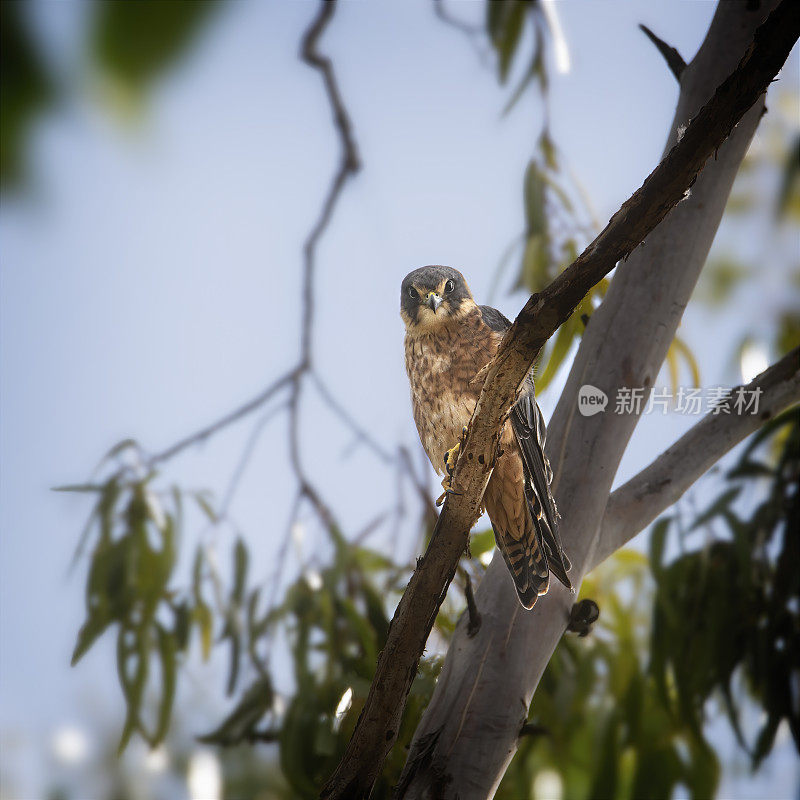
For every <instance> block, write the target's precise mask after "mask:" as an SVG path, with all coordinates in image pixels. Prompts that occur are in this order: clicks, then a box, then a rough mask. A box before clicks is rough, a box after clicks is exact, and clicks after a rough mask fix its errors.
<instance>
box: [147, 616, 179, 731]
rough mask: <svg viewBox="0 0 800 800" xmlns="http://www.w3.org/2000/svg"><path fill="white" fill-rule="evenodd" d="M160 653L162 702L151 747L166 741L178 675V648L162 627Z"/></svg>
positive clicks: (159, 639)
mask: <svg viewBox="0 0 800 800" xmlns="http://www.w3.org/2000/svg"><path fill="white" fill-rule="evenodd" d="M156 634H157V645H158V653H159V656H160V657H161V702H160V705H159V709H158V721H157V722H156V728H155V733H154V734H153V736H152V741H151V746H156V745H157V744H159V743H161V742H162V741H163V740H164V737H165V736H166V735H167V730H168V729H169V721H170V717H171V715H172V706H173V704H174V701H175V680H176V673H177V664H176V653H177V646H176V642H175V639H174V638H173V636H172V634H170V633H169V632H168V631H167V630H165V629H164V628H163V627H162V626H161V625H158V624H157V625H156Z"/></svg>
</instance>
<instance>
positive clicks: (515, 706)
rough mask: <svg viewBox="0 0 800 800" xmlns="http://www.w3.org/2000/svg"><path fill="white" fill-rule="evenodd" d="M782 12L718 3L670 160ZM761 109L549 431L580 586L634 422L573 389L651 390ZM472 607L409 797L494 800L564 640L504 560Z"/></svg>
mask: <svg viewBox="0 0 800 800" xmlns="http://www.w3.org/2000/svg"><path fill="white" fill-rule="evenodd" d="M776 5H777V3H776V2H765V3H762V5H761V8H759V9H758V10H756V11H750V10H747V8H746V3H745V2H739V1H738V0H737V1H736V2H732V1H731V2H724V3H721V4H720V6H719V7H718V9H717V12H716V14H715V16H714V19H713V21H712V23H711V26H710V28H709V31H708V34H707V36H706V39H705V41H704V43H703V45H702V47H701V48H700V50H699V52H698V53H697V55H696V56H695V58H694V59H693V60H692V62H691V63H690V64H688V65H687V67H686V69H685V70H684V72H683V74H682V76H681V92H680V98H679V101H678V107H677V110H676V113H675V118H674V120H673V123H672V125H671V129H670V133H669V137H668V142H667V146H666V149H665V153H667V152H668V151H669V150H670V149H671V147H672V146H673V145H674V144H675V142H676V141H677V139H678V135H679V130H683V129H684V128H685V126H686V125H687V123H688V122H689V120H690V119H691V117H692V116H694V115H695V114H696V113H697V112H698V110H699V109H700V108H701V107H702V106H703V104H704V103H706V102H707V101H708V100H709V98H710V97H711V95H712V93H713V92H714V90H715V88H716V87H717V86H718V85H719V84H721V83H722V81H723V80H724V79H725V78H726V77H727V76H728V75H729V74H730V73H731V72H733V70H734V68H735V67H736V66H737V63H738V62H739V59H740V58H741V56H742V53H743V52H744V51H745V49H746V48H747V46H748V44H749V42H750V41H751V40H752V37H753V33H754V31H755V29H756V27H757V26H758V25H759V24H760V23H761V22H762V21H763V20H764V19H765V18H766V16H767V14H768V13H769V12H770V11H771V10H772V8H773V7H775V6H776ZM763 109H764V104H763V101H759V102H757V103H756V105H755V106H754V107H753V108H751V109H750V111H749V112H748V113H747V114H746V115H745V117H744V118H743V119H742V121H741V122H740V123H739V125H738V126H737V128H736V130H735V131H734V132H733V134H732V135H731V137H730V138H729V139H728V140H727V141H726V142H725V144H724V145H723V146H722V147H720V148H719V151H718V154H717V158H716V159H715V160H712V161H710V162H709V163H708V164H707V165H706V166H705V169H704V170H703V172H702V173H701V174H700V176H699V178H698V180H697V182H696V183H695V185H694V187H693V188H692V191H691V196H690V197H689V198H688V199H686V200H685V201H684V202H682V203H680V205H678V206H677V207H675V208H674V209H673V210H672V211H671V212H670V213H669V216H668V217H667V218H666V219H665V220H664V221H663V222H662V223H661V225H659V227H658V228H656V230H655V231H654V232H653V233H652V234H651V235H650V236H649V237H648V238H647V240H646V241H645V243H644V245H643V246H642V247H640V248H639V249H637V250H636V251H635V252H634V253H633V255H632V256H631V257H630V258H629V259H628V260H627V261H626V262H625V263H623V264H621V265H620V266H619V267H618V269H617V272H616V274H615V277H614V279H613V281H612V282H611V286H610V288H609V291H608V294H607V295H606V298H605V300H604V302H603V304H602V306H601V307H600V308H599V309H598V310H597V312H596V313H595V314H594V315H593V317H592V319H591V321H590V323H589V325H588V327H587V329H586V332H585V334H584V337H583V340H582V342H581V346H580V348H579V351H578V354H577V356H576V359H575V362H574V364H573V367H572V370H571V372H570V376H569V379H568V381H567V385H566V387H565V389H564V392H563V394H562V396H561V399H560V400H559V403H558V406H557V408H556V411H555V413H554V415H553V418H552V420H551V422H550V426H549V433H548V446H547V451H548V455H549V457H550V460H551V462H552V464H553V468H554V470H555V474H556V477H555V496H556V500H557V503H558V507H559V509H560V512H561V515H562V523H561V531H562V538H563V540H564V545H565V549H566V551H567V553H568V554H569V556H570V558H571V560H572V563H573V571H572V575H571V577H572V579H573V582H574V583H576V585H577V584H579V583H580V580H581V578H582V577H583V575H584V574H585V572H586V570H587V569H588V568H589V566H590V565H591V564H592V562H593V556H594V550H595V548H596V546H597V541H598V534H599V529H600V523H601V520H602V518H603V514H604V510H605V507H606V503H607V501H608V497H609V492H610V489H611V484H612V481H613V478H614V475H615V473H616V471H617V467H618V465H619V462H620V459H621V458H622V455H623V453H624V451H625V449H626V447H627V444H628V441H629V439H630V437H631V435H632V433H633V430H634V428H635V426H636V423H637V421H638V416H637V415H634V414H631V415H627V414H623V415H617V414H614V413H610V412H609V411H606V413H604V414H598V415H596V416H593V417H583V416H581V415H580V414H578V413H577V393H578V389H579V388H580V386H582V385H584V384H591V385H593V386H596V387H598V388H600V389H602V390H603V391H604V392H605V393H606V395H607V396H608V397H609V398H611V399H612V402H613V398H614V397H615V396H616V394H617V390H618V389H619V388H621V387H629V388H635V387H644V388H647V389H649V388H650V387H652V385H653V382H654V380H655V378H656V376H657V374H658V371H659V369H660V366H661V364H662V362H663V360H664V357H665V355H666V352H667V349H668V347H669V344H670V342H671V341H672V338H673V337H674V334H675V331H676V329H677V326H678V324H679V322H680V319H681V316H682V314H683V311H684V309H685V307H686V304H687V302H688V300H689V297H690V295H691V292H692V289H693V288H694V286H695V283H696V281H697V278H698V276H699V274H700V270H701V269H702V266H703V264H704V263H705V260H706V257H707V255H708V251H709V249H710V247H711V243H712V241H713V238H714V235H715V233H716V230H717V227H718V225H719V222H720V219H721V217H722V213H723V210H724V207H725V203H726V201H727V198H728V195H729V193H730V189H731V186H732V184H733V180H734V177H735V175H736V172H737V170H738V168H739V165H740V163H741V161H742V159H743V157H744V154H745V152H746V150H747V147H748V145H749V142H750V140H751V138H752V136H753V133H754V132H755V129H756V127H757V125H758V121H759V119H760V117H761V114H762V112H763ZM620 130H622V129H620ZM611 141H612V142H613V139H612V140H611ZM610 146H611V147H613V144H612V145H610ZM476 601H477V604H478V607H479V610H480V613H481V615H482V620H483V622H482V625H481V628H480V630H479V631H478V633H477V634H476V635H475V636H474V637H472V638H470V637H469V636H468V635H467V632H466V628H467V624H466V620H463V619H462V621H461V622H460V623H459V625H458V627H457V630H456V633H455V636H454V638H453V641H452V643H451V645H450V648H449V650H448V653H447V657H446V660H445V665H444V667H443V670H442V674H441V676H440V678H439V681H438V685H437V687H436V690H435V692H434V695H433V698H432V700H431V702H430V704H429V706H428V708H427V710H426V712H425V714H424V716H423V718H422V720H421V722H420V725H419V726H418V728H417V731H416V733H415V737H414V741H413V742H412V747H411V752H410V755H409V760H408V763H407V765H406V770H405V772H404V776H403V779H402V781H401V784H400V787H398V789H399V791H398V794H399V796H402V797H404V798H412V797H414V798H416V797H420V798H423V797H425V798H427V797H431V798H433V797H436V798H440V797H442V798H456V797H458V798H460V800H469V798H485V797H491V796H492V795H493V794H494V792H495V791H496V789H497V786H498V785H499V783H500V780H501V779H502V776H503V774H504V772H505V770H506V767H507V766H508V763H509V761H510V760H511V758H512V757H513V755H514V753H515V752H516V747H517V738H518V733H519V730H520V727H521V725H522V723H523V721H524V720H525V719H526V717H527V714H528V708H529V706H530V702H531V699H532V698H533V693H534V691H535V689H536V686H537V684H538V682H539V679H540V678H541V675H542V673H543V672H544V669H545V667H546V666H547V663H548V661H549V659H550V656H551V655H552V652H553V650H554V649H555V647H556V645H557V644H558V641H559V639H560V638H561V636H562V634H563V632H564V630H565V628H566V624H567V620H568V614H569V610H570V607H571V605H572V603H573V601H574V595H572V594H570V593H569V592H568V591H566V590H565V589H564V588H563V587H562V586H561V585H560V584H559V583H557V582H552V583H551V588H550V592H549V593H548V594H547V595H546V596H545V597H543V598H540V600H539V602H538V603H537V605H536V606H535V608H534V609H533V611H531V612H525V611H524V610H523V609H521V607H520V605H519V603H518V601H517V599H516V596H515V594H514V591H513V587H512V583H511V580H510V578H509V576H508V574H507V571H506V568H505V565H504V564H503V561H502V559H500V558H495V559H494V560H493V562H492V564H491V565H490V567H489V569H488V570H487V573H486V575H485V576H484V578H483V581H482V582H481V584H480V586H479V587H478V590H477V592H476Z"/></svg>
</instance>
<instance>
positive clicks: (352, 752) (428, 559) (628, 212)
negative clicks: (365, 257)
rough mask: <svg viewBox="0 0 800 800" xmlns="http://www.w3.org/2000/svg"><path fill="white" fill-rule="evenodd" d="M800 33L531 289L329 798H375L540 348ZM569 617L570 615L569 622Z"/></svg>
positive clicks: (761, 59) (788, 13)
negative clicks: (506, 424) (576, 252)
mask: <svg viewBox="0 0 800 800" xmlns="http://www.w3.org/2000/svg"><path fill="white" fill-rule="evenodd" d="M798 31H800V6H798V5H797V4H795V3H794V2H793V1H792V0H783V2H782V3H781V4H780V6H779V7H778V9H777V10H776V11H775V12H774V13H773V14H772V15H770V17H769V18H768V20H767V22H765V23H764V25H762V26H761V28H759V29H758V30H757V31H756V35H755V38H754V40H753V43H752V44H751V46H750V47H749V48H748V50H747V52H746V53H745V55H744V57H743V58H742V60H741V62H740V63H739V66H738V67H737V68H736V69H735V70H734V72H733V73H732V74H731V75H730V76H729V77H728V78H727V79H726V80H725V81H724V82H723V83H722V85H720V86H719V88H718V89H717V91H716V92H715V94H714V96H713V97H712V98H711V100H710V101H709V102H708V103H707V104H706V105H705V106H704V107H703V108H702V109H701V110H700V112H699V113H698V114H697V116H696V117H695V119H694V120H692V122H691V123H690V124H689V126H688V127H687V129H686V131H685V133H684V135H683V137H682V138H681V139H680V141H678V142H677V144H676V145H675V146H674V147H673V148H672V150H671V151H670V152H669V153H668V154H667V156H666V157H665V158H664V159H663V161H662V162H661V163H660V164H659V165H658V167H656V169H655V170H654V171H653V172H652V173H651V175H650V176H649V177H648V178H647V180H646V181H645V182H644V184H643V185H642V187H641V188H640V189H639V190H638V191H637V192H636V193H635V194H634V195H633V196H632V197H631V198H630V199H629V200H628V201H627V202H626V203H625V204H624V205H623V206H622V208H621V209H620V210H619V211H618V212H617V213H616V214H615V215H614V216H613V217H612V218H611V220H610V222H609V224H608V225H607V226H606V228H605V230H604V231H603V232H602V233H601V234H600V235H599V236H598V237H597V238H596V239H595V240H594V241H593V242H592V244H590V245H589V247H588V248H587V249H586V250H585V251H584V252H583V253H582V254H581V256H580V257H579V258H578V259H577V260H576V261H575V262H574V263H573V264H572V265H571V266H570V267H569V268H568V269H566V270H565V271H564V272H563V273H562V274H561V275H559V276H558V277H557V278H556V279H555V280H554V281H553V282H552V283H551V284H550V285H549V286H548V287H547V288H546V289H544V291H542V292H541V293H540V294H535V295H533V296H531V298H530V299H529V300H528V302H527V303H526V304H525V307H524V308H523V309H522V311H521V312H520V313H519V315H518V316H517V319H516V320H515V321H514V324H513V325H512V326H511V328H510V329H509V331H508V333H507V334H506V336H505V338H504V339H503V342H502V344H501V346H500V349H499V351H498V353H497V355H496V356H495V358H494V359H493V360H492V362H490V364H489V367H488V370H487V374H486V378H485V382H484V386H483V389H482V391H481V395H480V398H479V400H478V403H477V406H476V408H475V413H474V414H473V418H472V421H471V423H470V426H469V430H468V433H467V437H466V440H465V442H464V445H463V446H462V448H461V454H460V457H459V460H458V463H457V464H456V469H455V474H454V476H453V480H454V485H455V486H457V487H458V489H459V491H460V492H461V494H460V495H451V496H449V497H448V500H447V502H446V503H445V506H444V509H443V510H442V513H441V515H440V516H439V519H438V521H437V524H436V527H435V529H434V533H433V536H432V538H431V542H430V544H429V546H428V549H427V551H426V553H425V557H424V559H423V560H422V562H421V563H420V564H419V565H418V568H417V570H416V571H415V572H414V574H413V575H412V577H411V580H410V581H409V584H408V588H407V589H406V591H405V593H404V594H403V597H402V598H401V600H400V603H399V605H398V607H397V609H396V611H395V614H394V618H393V620H392V624H391V627H390V629H389V636H388V640H387V643H386V646H385V647H384V649H383V651H382V652H381V654H380V656H379V659H378V665H377V669H376V674H375V677H374V679H373V682H372V685H371V687H370V691H369V694H368V696H367V699H366V702H365V705H364V708H363V710H362V712H361V715H360V717H359V720H358V722H357V724H356V729H355V731H354V733H353V736H352V738H351V740H350V742H349V744H348V747H347V750H346V751H345V754H344V757H343V758H342V761H341V762H340V764H339V766H338V767H337V769H336V771H335V772H334V774H333V776H332V777H331V778H330V779H329V781H328V782H327V784H326V786H325V787H324V789H323V791H322V797H326V798H344V797H347V798H366V797H367V796H368V795H369V792H370V790H371V788H372V785H373V783H374V781H375V779H376V777H377V776H378V774H379V772H380V770H381V768H382V766H383V762H384V760H385V758H386V755H387V754H388V752H389V750H390V749H391V746H392V744H393V743H394V740H395V738H396V736H397V731H398V728H399V724H400V719H401V716H402V711H403V708H404V705H405V698H406V696H407V693H408V691H409V689H410V687H411V682H412V681H413V678H414V675H415V673H416V669H417V664H418V662H419V658H420V657H421V655H422V652H423V650H424V647H425V642H426V641H427V638H428V634H429V632H430V630H431V627H432V625H433V622H434V620H435V617H436V613H437V610H438V608H439V605H440V604H441V602H442V600H443V598H444V596H445V594H446V592H447V587H448V586H449V583H450V581H451V580H452V578H453V575H454V573H455V569H456V566H457V564H458V560H459V557H460V555H461V552H462V551H463V550H464V547H465V545H466V541H467V537H468V535H469V531H470V529H471V527H472V525H473V524H474V522H475V521H476V519H477V518H478V515H479V508H480V502H481V499H482V497H483V492H484V490H485V487H486V484H487V482H488V480H489V477H490V476H491V471H492V467H493V464H494V459H495V455H496V452H497V445H498V442H499V438H500V429H501V425H502V422H503V420H504V418H505V415H506V414H507V412H508V409H509V408H510V406H511V404H512V403H513V401H514V399H515V397H516V393H517V389H518V387H519V385H520V384H521V383H522V381H523V380H524V378H525V376H526V375H527V373H528V370H529V369H530V366H531V364H532V363H533V360H534V358H535V357H536V354H537V353H538V352H539V350H540V348H541V347H542V346H543V345H544V343H545V342H546V341H547V339H548V338H549V337H550V335H552V333H553V332H554V331H555V330H556V329H557V328H558V326H559V325H560V324H561V323H563V322H564V321H565V320H566V319H567V318H568V317H569V315H570V314H571V313H572V311H573V309H574V308H575V306H576V305H577V304H578V303H579V302H580V300H581V299H582V298H583V297H584V296H585V294H586V293H587V292H588V291H589V289H590V288H591V287H592V286H594V285H595V284H596V283H597V282H598V281H599V280H600V279H601V278H602V277H604V276H605V275H606V274H608V273H609V272H610V271H611V270H612V269H613V268H614V267H615V266H616V264H617V262H618V261H619V260H620V259H623V258H626V257H627V256H628V255H629V254H630V253H631V252H632V251H633V250H634V249H635V248H636V247H637V246H638V245H639V244H640V243H641V242H643V241H644V239H645V238H646V237H647V235H648V234H649V233H650V232H651V231H653V229H654V228H655V227H656V226H657V225H658V223H659V222H660V221H661V220H662V219H663V218H664V217H665V216H666V214H667V213H668V212H669V210H670V209H671V208H673V207H674V206H675V205H676V204H677V203H679V202H680V201H681V200H682V199H683V198H684V197H685V196H686V193H687V191H688V189H689V188H690V187H691V186H692V184H693V183H694V181H695V179H696V177H697V174H698V173H699V171H700V170H701V169H702V168H703V165H704V164H705V162H706V161H707V159H708V158H709V157H710V156H711V155H713V154H714V152H715V151H716V150H717V149H718V148H719V147H720V146H721V145H722V144H723V143H724V142H725V140H726V139H727V137H728V135H729V134H730V132H731V131H732V129H733V128H734V126H735V125H736V124H737V123H738V122H739V120H740V119H741V118H742V116H743V115H744V114H745V112H746V111H747V110H748V109H749V108H750V107H751V106H752V105H753V104H754V103H755V102H756V100H757V99H758V98H759V97H760V95H761V94H762V93H763V92H764V91H766V89H767V87H768V86H769V84H770V82H771V81H772V79H773V78H774V77H775V75H776V74H777V73H778V71H779V70H780V68H781V66H782V65H783V63H784V61H785V60H786V58H787V57H788V54H789V52H790V50H791V48H792V45H793V44H794V42H795V40H796V39H797V36H798ZM565 624H566V621H565Z"/></svg>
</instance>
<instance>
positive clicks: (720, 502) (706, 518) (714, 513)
mask: <svg viewBox="0 0 800 800" xmlns="http://www.w3.org/2000/svg"><path fill="white" fill-rule="evenodd" d="M741 491H742V489H741V487H740V486H734V487H732V488H730V489H728V490H726V491H725V492H723V494H721V495H720V496H719V497H718V498H717V499H716V500H715V501H714V502H713V503H712V504H711V505H710V506H709V507H708V508H707V509H706V510H705V511H704V512H703V513H702V514H700V516H699V517H698V518H697V519H696V520H695V521H694V523H693V525H692V527H693V528H699V527H701V526H702V525H705V524H707V523H708V522H710V521H711V520H712V519H714V518H715V517H719V516H725V515H726V513H727V512H728V511H730V506H731V503H733V501H734V500H735V499H736V498H737V497H738V496H739V494H740V493H741Z"/></svg>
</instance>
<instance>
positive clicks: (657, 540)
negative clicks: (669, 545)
mask: <svg viewBox="0 0 800 800" xmlns="http://www.w3.org/2000/svg"><path fill="white" fill-rule="evenodd" d="M671 523H672V520H671V518H669V517H662V518H661V519H660V520H658V521H657V522H656V523H655V524H654V525H653V528H652V530H651V532H650V566H651V568H652V570H653V573H654V574H655V575H658V574H660V573H661V571H662V569H663V565H664V545H665V544H666V540H667V532H668V531H669V526H670V524H671Z"/></svg>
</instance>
